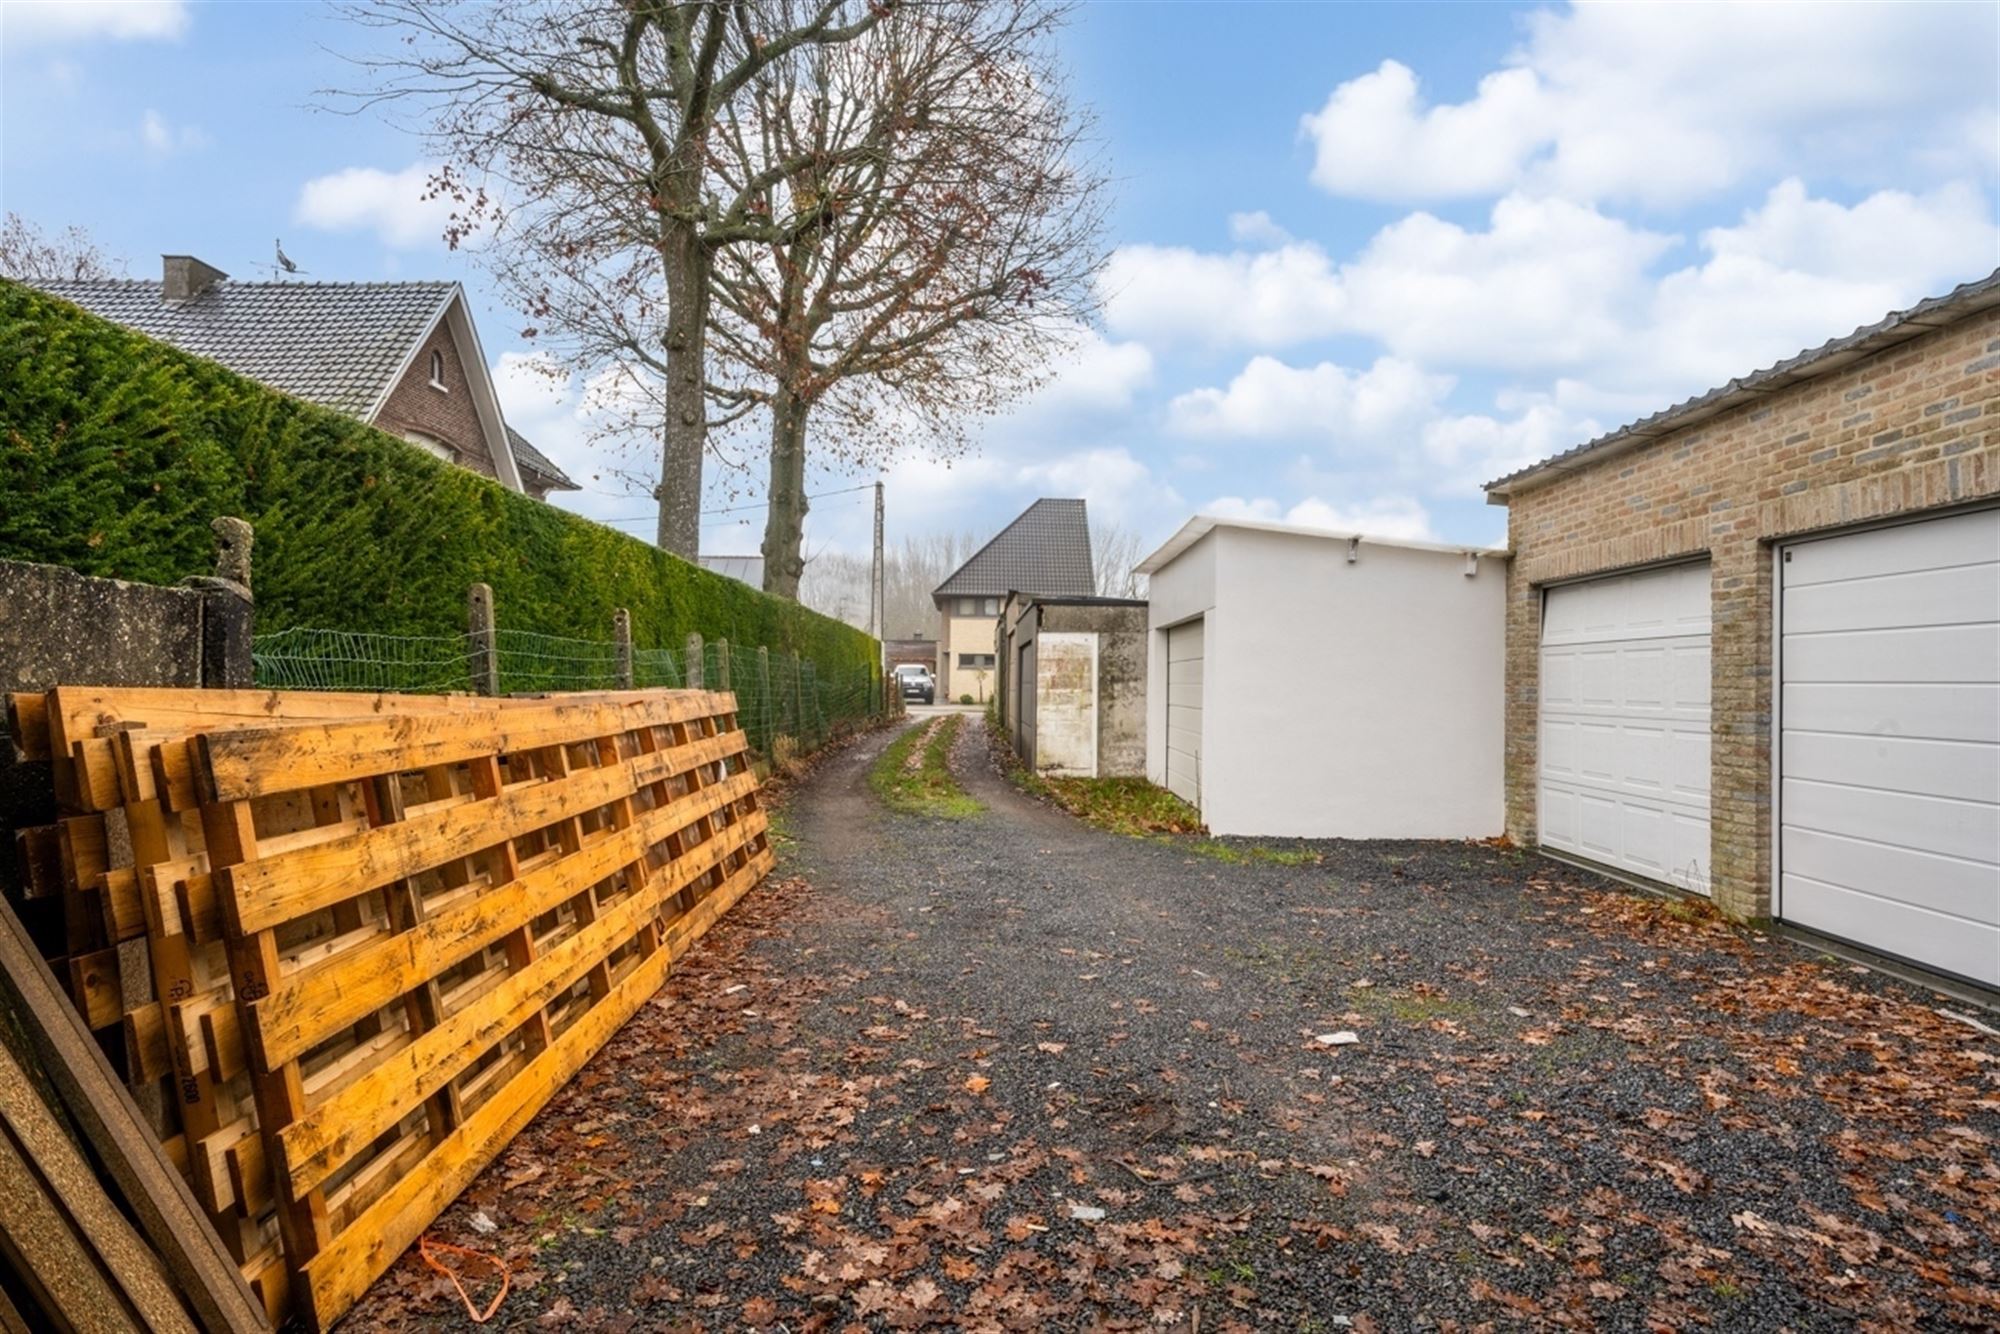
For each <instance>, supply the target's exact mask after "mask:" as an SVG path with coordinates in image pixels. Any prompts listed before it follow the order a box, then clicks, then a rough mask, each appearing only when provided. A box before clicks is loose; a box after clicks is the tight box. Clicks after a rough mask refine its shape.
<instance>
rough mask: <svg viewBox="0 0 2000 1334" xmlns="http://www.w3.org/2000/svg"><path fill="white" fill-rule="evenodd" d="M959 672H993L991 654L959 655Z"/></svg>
mask: <svg viewBox="0 0 2000 1334" xmlns="http://www.w3.org/2000/svg"><path fill="white" fill-rule="evenodd" d="M958 666H959V670H961V671H967V672H990V671H992V670H993V655H992V654H991V653H961V654H959V655H958Z"/></svg>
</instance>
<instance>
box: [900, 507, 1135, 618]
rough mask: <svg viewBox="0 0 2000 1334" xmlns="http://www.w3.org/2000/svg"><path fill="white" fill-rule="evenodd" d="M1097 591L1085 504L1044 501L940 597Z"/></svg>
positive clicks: (962, 569) (977, 555)
mask: <svg viewBox="0 0 2000 1334" xmlns="http://www.w3.org/2000/svg"><path fill="white" fill-rule="evenodd" d="M1096 591H1097V578H1096V575H1095V573H1094V572H1093V571H1092V569H1091V564H1090V521H1089V519H1088V518H1087V517H1086V516H1085V514H1084V509H1083V502H1082V501H1081V500H1038V501H1036V502H1035V503H1034V504H1032V505H1030V506H1028V508H1027V509H1025V510H1023V511H1022V513H1021V517H1020V518H1018V519H1016V520H1014V522H1012V523H1010V524H1008V525H1007V526H1006V527H1005V528H1002V529H1001V530H1000V531H999V533H998V534H997V535H996V536H995V537H994V538H993V540H992V541H991V542H988V543H987V544H986V545H985V546H983V547H981V548H980V549H979V550H978V551H976V552H974V553H973V556H972V559H971V560H968V561H967V562H965V564H963V565H961V566H959V567H958V569H957V570H956V571H954V572H953V574H952V576H951V577H950V578H949V579H946V580H945V581H944V582H943V583H941V584H939V585H938V586H937V589H936V590H935V594H934V595H935V596H940V597H943V596H968V595H969V596H973V597H998V596H1000V595H1001V594H1004V593H1016V592H1018V593H1040V594H1046V595H1056V596H1060V595H1073V596H1082V597H1087V596H1089V595H1090V594H1092V593H1095V592H1096Z"/></svg>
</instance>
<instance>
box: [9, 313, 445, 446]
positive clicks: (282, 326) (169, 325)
mask: <svg viewBox="0 0 2000 1334" xmlns="http://www.w3.org/2000/svg"><path fill="white" fill-rule="evenodd" d="M40 286H41V288H42V290H43V291H46V292H48V293H50V294H51V295H54V296H59V297H61V298H62V299H63V300H65V301H71V302H74V303H76V304H77V305H79V306H82V307H83V308H84V309H85V310H88V311H90V312H91V313H92V314H95V315H100V316H102V317H104V318H105V319H107V320H110V321H112V322H113V323H115V324H122V325H124V326H126V327H127V328H129V329H136V330H138V331H139V332H140V333H143V334H147V335H149V336H151V337H154V338H157V339H159V340H161V341H162V342H166V343H172V344H173V345H174V346H175V347H178V348H181V349H182V350H184V351H187V352H192V353H194V354H195V355H196V356H201V357H207V358H209V359H210V360H211V361H219V362H221V363H222V364H223V365H224V366H227V367H228V368H229V369H231V370H233V371H235V372H237V373H238V374H240V375H245V376H248V377H249V378H250V379H253V380H256V381H259V382H260V383H263V384H267V385H269V386H271V387H272V388H273V389H277V390H281V391H283V392H284V393H288V394H291V395H294V396H295V397H298V398H303V399H305V400H306V401H308V402H311V403H318V404H320V405H321V406H322V407H328V408H332V409H333V410H334V411H336V412H342V413H346V414H347V415H348V416H350V417H361V418H364V419H365V418H366V417H367V416H368V413H369V410H370V409H371V408H373V407H374V406H375V403H376V401H377V400H378V399H380V398H381V397H382V395H383V394H384V392H385V391H387V390H388V388H389V386H390V382H391V381H392V380H393V379H394V378H395V376H396V372H397V371H398V370H399V369H401V368H402V365H403V362H404V360H405V359H406V358H407V357H408V356H409V354H410V350H411V348H412V347H414V346H415V345H416V342H417V340H418V338H420V337H421V336H422V335H423V333H424V331H425V330H426V329H428V328H429V327H430V325H431V323H432V322H433V321H434V320H436V318H437V316H438V312H439V311H440V310H441V309H443V307H444V305H445V302H446V301H448V300H449V299H450V298H451V296H452V295H453V294H454V293H455V292H456V291H457V290H458V284H456V283H311V282H296V283H239V282H230V281H227V280H224V281H221V282H218V283H216V284H215V285H214V286H212V287H209V288H208V289H207V290H206V291H203V292H202V293H201V294H200V295H198V296H197V297H195V299H194V300H192V301H188V302H185V303H183V304H180V305H168V304H166V303H165V302H163V301H161V300H160V284H159V283H157V282H149V281H145V280H141V279H107V280H99V281H88V282H52V283H43V284H41V285H40Z"/></svg>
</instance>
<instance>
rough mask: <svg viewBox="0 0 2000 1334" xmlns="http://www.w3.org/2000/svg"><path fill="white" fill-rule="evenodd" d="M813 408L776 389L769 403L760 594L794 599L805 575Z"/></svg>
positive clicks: (785, 391)
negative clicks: (766, 502) (768, 465)
mask: <svg viewBox="0 0 2000 1334" xmlns="http://www.w3.org/2000/svg"><path fill="white" fill-rule="evenodd" d="M811 406H812V405H811V404H810V403H809V402H808V401H807V400H805V399H803V398H801V397H800V396H798V395H797V394H794V393H793V392H791V391H790V390H789V389H785V388H782V387H780V389H779V390H778V393H777V394H776V395H775V396H774V397H773V398H772V400H771V479H770V485H769V488H768V490H769V493H770V502H769V503H770V508H769V510H768V511H767V516H768V517H766V519H765V520H764V591H765V592H766V593H771V594H774V595H775V596H777V597H782V598H791V599H792V600H793V601H797V600H798V596H799V577H800V576H801V575H803V574H804V573H805V568H806V560H805V539H806V508H807V505H806V413H807V412H808V411H809V410H810V408H811Z"/></svg>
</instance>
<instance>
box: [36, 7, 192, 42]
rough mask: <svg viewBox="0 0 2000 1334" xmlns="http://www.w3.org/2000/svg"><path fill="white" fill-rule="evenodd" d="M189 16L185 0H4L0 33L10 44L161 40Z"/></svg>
mask: <svg viewBox="0 0 2000 1334" xmlns="http://www.w3.org/2000/svg"><path fill="white" fill-rule="evenodd" d="M190 17H191V15H190V11H189V6H188V5H187V3H186V2H185V0H7V3H5V4H0V36H4V38H5V41H6V44H7V45H8V46H9V47H16V46H29V45H54V44H57V43H61V42H80V41H89V40H90V39H92V38H97V37H108V38H111V39H113V40H117V41H147V40H160V39H163V38H175V37H179V36H180V35H181V34H182V33H184V32H186V31H187V28H188V21H189V19H190Z"/></svg>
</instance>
